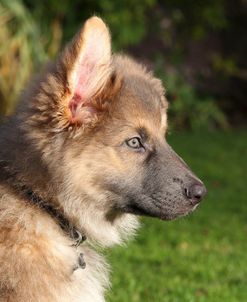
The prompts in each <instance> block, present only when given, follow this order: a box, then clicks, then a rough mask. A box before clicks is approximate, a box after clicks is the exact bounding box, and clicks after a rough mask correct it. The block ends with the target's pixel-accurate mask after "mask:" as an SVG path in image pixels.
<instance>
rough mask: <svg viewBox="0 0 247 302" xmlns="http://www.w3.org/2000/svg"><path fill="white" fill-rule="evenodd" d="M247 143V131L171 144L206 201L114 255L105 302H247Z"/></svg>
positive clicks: (179, 137)
mask: <svg viewBox="0 0 247 302" xmlns="http://www.w3.org/2000/svg"><path fill="white" fill-rule="evenodd" d="M246 138H247V131H243V132H233V133H231V132H229V133H221V132H210V133H207V132H200V133H193V134H192V133H190V134H188V133H180V134H178V133H177V134H174V135H171V137H168V140H169V141H170V142H171V144H172V146H173V147H174V149H175V150H176V151H177V152H178V154H179V155H181V156H182V157H183V158H184V159H185V161H186V162H187V163H188V164H189V165H190V167H191V168H192V170H194V171H195V172H196V173H198V176H200V177H201V178H202V179H203V180H204V181H205V183H206V186H207V189H208V196H207V197H206V199H205V201H203V202H202V204H201V205H200V206H199V207H198V209H197V210H196V211H195V213H193V214H192V215H190V216H188V217H186V218H184V219H180V220H177V221H172V222H163V221H158V220H155V219H151V218H146V219H144V220H143V227H142V229H141V230H140V232H139V234H138V235H137V237H136V239H135V240H133V241H132V242H131V243H128V245H127V246H125V247H117V248H115V249H114V250H113V251H111V252H110V253H109V257H108V258H109V261H110V262H111V263H112V265H113V268H112V271H113V273H112V279H113V284H112V289H111V290H110V292H109V297H108V299H107V301H109V302H111V301H112V302H113V301H114V302H126V301H131V302H140V301H142V302H152V301H157V302H222V301H225V302H243V301H247V287H246V280H247V266H246V263H247V253H246V250H247V241H246V234H247V213H246V196H247V187H246V173H247V170H246V157H247V149H246ZM232 146H233V147H232Z"/></svg>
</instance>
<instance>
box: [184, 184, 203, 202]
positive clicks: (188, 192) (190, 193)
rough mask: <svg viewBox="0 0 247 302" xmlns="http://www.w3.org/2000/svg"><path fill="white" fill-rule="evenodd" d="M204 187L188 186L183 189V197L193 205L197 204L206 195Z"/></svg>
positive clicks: (197, 185) (201, 185)
mask: <svg viewBox="0 0 247 302" xmlns="http://www.w3.org/2000/svg"><path fill="white" fill-rule="evenodd" d="M206 192H207V190H206V187H205V186H204V185H203V184H201V183H196V184H193V185H190V186H189V187H187V188H185V189H184V194H185V196H186V197H187V198H188V199H190V200H191V202H192V203H193V204H197V203H199V202H200V201H201V200H202V198H203V197H204V196H205V195H206Z"/></svg>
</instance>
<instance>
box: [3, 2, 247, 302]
mask: <svg viewBox="0 0 247 302" xmlns="http://www.w3.org/2000/svg"><path fill="white" fill-rule="evenodd" d="M246 13H247V1H246V0H217V1H216V0H166V1H162V0H142V1H135V0H125V1H123V0H116V1H113V0H101V1H96V0H73V1H68V0H63V1H58V0H43V1H34V0H0V41H1V43H0V117H1V116H5V115H10V114H11V113H12V112H13V111H14V108H15V105H16V103H17V102H18V95H19V94H20V92H21V91H22V90H23V89H24V87H25V84H26V83H27V81H28V80H29V78H30V76H31V75H32V74H33V73H34V72H36V71H38V70H39V68H40V67H41V66H42V65H43V64H44V63H45V62H47V61H48V60H50V59H52V58H54V57H55V55H56V54H57V53H58V52H59V50H60V49H61V48H62V47H63V45H64V44H65V43H66V42H67V41H68V40H69V39H70V38H71V37H72V36H73V35H74V33H75V32H76V31H77V30H78V28H79V27H80V26H81V24H82V23H83V21H84V20H85V19H87V18H88V17H89V16H91V15H93V14H97V15H99V16H101V17H102V18H103V19H104V20H105V21H106V22H107V23H108V25H109V27H110V29H111V31H112V40H113V48H114V50H115V51H124V52H127V53H129V54H131V55H132V56H134V57H135V58H137V59H138V60H139V61H142V62H144V63H145V64H147V65H148V67H150V68H151V69H154V70H155V73H156V75H158V76H159V77H161V78H162V80H163V81H164V85H165V87H166V90H167V98H168V100H169V102H170V109H169V119H170V131H169V132H170V134H171V135H169V136H168V140H169V141H170V142H171V144H172V145H173V147H174V148H175V149H176V151H177V152H178V153H179V154H180V155H182V156H183V157H184V159H185V160H187V162H188V163H189V165H190V166H191V167H192V168H193V169H194V170H195V171H196V172H197V174H198V175H199V176H200V177H201V178H202V179H203V180H204V181H205V183H206V185H207V187H208V191H209V194H208V197H207V199H206V200H205V203H203V204H202V205H201V207H200V208H199V209H198V210H197V211H196V213H195V214H193V215H191V216H190V217H188V218H185V219H182V220H179V221H175V222H169V223H164V222H160V221H158V220H153V219H143V228H142V229H141V231H140V234H139V235H138V236H137V238H136V240H135V241H133V242H131V243H129V244H127V246H126V247H124V248H122V247H119V248H115V249H113V250H112V251H111V252H107V256H109V257H108V258H109V261H110V262H111V263H112V265H113V271H114V274H113V276H112V280H113V287H112V290H111V291H109V294H108V300H109V301H114V302H116V301H119V302H120V301H121V302H124V301H138V302H139V301H162V302H163V301H164V302H165V301H172V302H175V301H186V302H187V301H188V302H189V301H195V302H197V301H199V302H200V301H210V302H217V301H230V302H231V301H232V302H233V301H241V302H243V301H247V252H246V251H247V240H246V239H247V211H246V203H247V197H246V196H247V186H246V177H247V163H246V162H247V130H246V125H247V101H246V93H247V85H246V80H247V66H246V53H247V35H246V28H247V14H246ZM108 254H109V255H108Z"/></svg>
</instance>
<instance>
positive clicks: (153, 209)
mask: <svg viewBox="0 0 247 302" xmlns="http://www.w3.org/2000/svg"><path fill="white" fill-rule="evenodd" d="M196 207H197V205H192V204H190V203H188V202H187V203H186V202H184V201H183V200H181V202H180V203H179V202H177V201H176V202H174V203H171V204H166V203H165V202H163V203H162V202H161V201H160V200H159V201H157V200H156V199H154V198H151V197H147V196H143V198H142V199H141V200H140V199H133V198H131V199H129V200H128V203H127V204H126V205H125V206H124V207H122V210H123V211H124V212H125V213H130V214H134V215H139V216H149V217H157V218H160V219H162V220H174V219H176V218H179V217H183V216H186V215H188V214H189V213H191V212H193V211H194V210H195V209H196Z"/></svg>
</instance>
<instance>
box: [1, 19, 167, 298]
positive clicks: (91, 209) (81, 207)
mask: <svg viewBox="0 0 247 302" xmlns="http://www.w3.org/2000/svg"><path fill="white" fill-rule="evenodd" d="M94 35H95V36H96V38H97V39H101V42H102V43H103V44H102V45H103V46H102V48H103V50H104V51H103V55H102V57H101V56H99V54H98V53H97V54H96V56H99V57H100V58H101V60H100V61H99V62H98V61H97V62H98V63H97V64H95V65H93V67H92V68H93V76H92V81H93V82H90V83H88V84H87V88H88V87H89V86H90V87H89V91H87V92H88V94H87V95H86V97H85V100H84V99H83V102H82V104H80V106H79V107H78V108H76V110H78V112H77V111H76V113H75V114H76V116H75V117H73V116H72V113H71V110H70V109H69V102H70V100H71V98H72V97H73V94H74V90H75V87H74V86H73V85H76V84H75V82H76V81H75V77H76V75H75V73H76V72H80V68H81V67H80V64H81V63H79V65H77V64H78V62H80V61H81V60H82V58H83V57H84V56H85V52H86V50H85V49H87V42H86V41H88V40H90V39H91V38H92V43H95V41H94V38H93V36H94ZM90 43H91V42H90ZM97 43H98V41H97ZM93 45H94V44H93ZM99 51H100V50H99ZM96 59H97V60H98V58H96ZM89 69H90V70H91V67H90V68H89ZM94 69H95V70H94ZM90 72H91V71H90ZM94 73H95V76H94ZM90 79H91V78H90ZM131 85H136V87H135V89H134V91H135V94H133V92H132V88H129V87H132V86H131ZM145 93H146V94H145ZM146 96H147V97H146ZM141 98H143V99H144V100H146V101H147V103H141V102H140V99H141ZM149 98H150V104H152V105H149V104H148V101H149V100H148V99H149ZM89 105H90V106H91V107H90V108H89V109H90V110H89V109H88V107H87V106H89ZM150 106H151V107H150ZM166 109H167V103H166V100H165V98H164V89H163V87H162V84H161V82H160V81H159V80H157V79H155V78H154V77H153V75H152V74H151V73H148V72H147V71H146V70H145V68H144V67H142V66H141V65H140V64H138V63H136V62H134V61H133V60H132V59H130V58H128V57H125V56H111V49H110V36H109V32H108V29H107V27H106V26H105V24H104V23H103V21H102V20H100V19H99V18H96V17H93V18H91V19H90V20H89V21H87V22H86V24H85V26H84V27H83V29H82V30H81V31H80V32H79V33H78V34H77V35H76V37H75V38H74V40H73V41H72V42H71V43H70V44H69V45H68V46H67V48H66V49H65V50H64V51H63V52H62V54H61V55H60V57H59V59H58V60H57V62H56V63H55V64H52V65H50V66H49V67H47V70H46V72H45V73H44V74H43V75H41V76H39V77H38V78H37V79H36V80H35V81H34V82H33V83H32V84H31V85H30V87H29V89H28V90H27V91H26V92H25V93H24V94H23V96H22V99H21V102H20V106H19V107H18V108H17V112H16V114H15V116H14V117H13V118H11V119H10V120H9V121H8V122H7V123H6V124H5V125H4V126H2V128H1V130H0V144H1V150H0V169H1V170H0V263H1V265H0V301H2V302H3V301H9V302H17V301H18V302H31V301H35V302H51V301H52V302H56V301H57V302H77V301H78V302H79V301H83V302H103V301H104V291H105V289H106V288H108V286H109V284H108V268H107V264H106V263H105V261H104V259H102V257H101V256H99V255H98V253H96V252H95V250H94V245H95V244H96V245H101V246H110V245H113V244H119V243H121V242H123V240H125V239H126V238H128V237H129V236H130V235H132V234H134V233H135V230H136V229H137V227H138V219H137V218H136V216H134V215H131V214H125V213H120V212H119V211H116V212H114V209H113V210H111V207H113V201H112V200H113V199H114V196H111V199H110V198H109V191H108V190H106V189H105V188H104V185H105V183H104V182H105V180H106V178H107V177H109V178H114V175H120V176H122V178H123V179H124V181H126V182H129V183H130V184H132V183H134V182H135V181H138V179H139V178H141V177H142V173H141V168H140V169H139V170H138V171H136V170H135V169H133V166H135V165H138V164H139V161H140V160H139V159H138V158H137V157H136V155H135V154H133V155H130V154H127V153H126V154H125V153H124V151H121V152H118V151H116V150H118V149H117V147H116V146H120V144H121V142H122V141H123V140H125V139H126V137H131V136H133V135H135V132H134V129H135V128H136V127H143V126H145V128H146V129H148V131H149V132H150V133H151V134H152V136H153V137H154V139H157V140H162V139H163V135H164V132H165V130H166V127H167V125H166ZM127 121H131V123H130V122H127ZM116 131H118V132H116ZM116 133H117V134H116ZM92 159H93V160H92ZM125 159H128V163H127V164H126V163H125V161H126V160H125ZM124 160H125V161H124ZM6 175H7V176H6ZM23 186H27V187H29V188H31V189H32V190H33V191H34V192H35V193H37V194H38V195H39V196H40V197H41V198H43V199H44V200H48V201H49V202H50V203H51V204H53V205H54V206H56V207H58V208H59V210H60V211H61V212H62V213H63V214H64V215H65V216H66V217H67V218H68V219H69V221H70V222H71V223H72V224H73V225H75V226H76V227H77V228H78V229H79V230H80V231H81V232H82V233H84V234H85V235H86V236H87V238H88V239H87V241H86V242H85V243H83V244H82V245H81V246H80V247H79V248H77V249H76V248H74V247H73V246H72V244H73V242H72V241H71V239H70V238H69V237H68V236H67V235H66V234H65V233H64V232H63V231H62V230H61V228H60V227H59V226H58V224H57V223H56V221H54V219H53V218H52V217H50V216H49V214H47V213H46V212H45V211H44V210H42V209H39V208H38V207H37V206H35V205H32V204H30V201H28V200H26V198H25V197H23V195H22V188H23ZM79 252H83V254H84V258H85V262H86V268H85V269H84V270H83V269H78V270H76V271H74V272H73V267H74V265H75V264H76V263H77V261H78V253H79Z"/></svg>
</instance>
